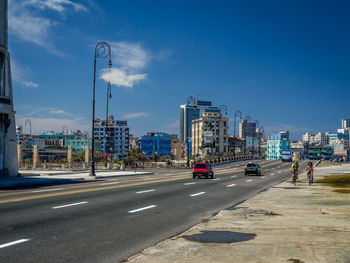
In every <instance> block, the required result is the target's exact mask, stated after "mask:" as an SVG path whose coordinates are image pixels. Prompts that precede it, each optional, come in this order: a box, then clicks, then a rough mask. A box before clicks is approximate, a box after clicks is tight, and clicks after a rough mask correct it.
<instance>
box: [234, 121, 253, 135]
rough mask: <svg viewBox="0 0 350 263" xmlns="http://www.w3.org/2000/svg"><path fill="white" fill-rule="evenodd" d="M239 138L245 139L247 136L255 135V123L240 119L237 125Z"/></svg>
mask: <svg viewBox="0 0 350 263" xmlns="http://www.w3.org/2000/svg"><path fill="white" fill-rule="evenodd" d="M238 135H239V138H241V139H245V138H247V137H253V136H256V123H255V122H248V121H247V120H242V121H241V122H240V123H239V127H238Z"/></svg>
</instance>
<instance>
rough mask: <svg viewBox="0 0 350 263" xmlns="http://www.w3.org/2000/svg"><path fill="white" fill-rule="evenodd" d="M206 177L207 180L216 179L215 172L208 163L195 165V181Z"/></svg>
mask: <svg viewBox="0 0 350 263" xmlns="http://www.w3.org/2000/svg"><path fill="white" fill-rule="evenodd" d="M201 175H204V176H205V177H206V178H209V176H210V178H214V172H213V169H212V168H211V165H210V164H208V163H195V164H194V166H193V179H194V178H196V177H197V176H198V177H200V176H201Z"/></svg>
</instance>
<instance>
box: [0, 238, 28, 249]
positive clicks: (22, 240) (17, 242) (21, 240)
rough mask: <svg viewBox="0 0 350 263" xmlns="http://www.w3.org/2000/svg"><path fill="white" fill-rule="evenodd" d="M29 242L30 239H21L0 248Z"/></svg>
mask: <svg viewBox="0 0 350 263" xmlns="http://www.w3.org/2000/svg"><path fill="white" fill-rule="evenodd" d="M27 241H29V239H27V238H24V239H19V240H16V241H12V242H9V243H5V244H2V245H0V248H4V247H9V246H13V245H17V244H20V243H23V242H27Z"/></svg>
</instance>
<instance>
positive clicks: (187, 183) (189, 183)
mask: <svg viewBox="0 0 350 263" xmlns="http://www.w3.org/2000/svg"><path fill="white" fill-rule="evenodd" d="M190 184H196V183H195V182H192V183H185V184H184V185H190Z"/></svg>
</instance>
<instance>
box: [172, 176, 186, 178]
mask: <svg viewBox="0 0 350 263" xmlns="http://www.w3.org/2000/svg"><path fill="white" fill-rule="evenodd" d="M179 177H184V176H183V175H176V176H172V178H179Z"/></svg>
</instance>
